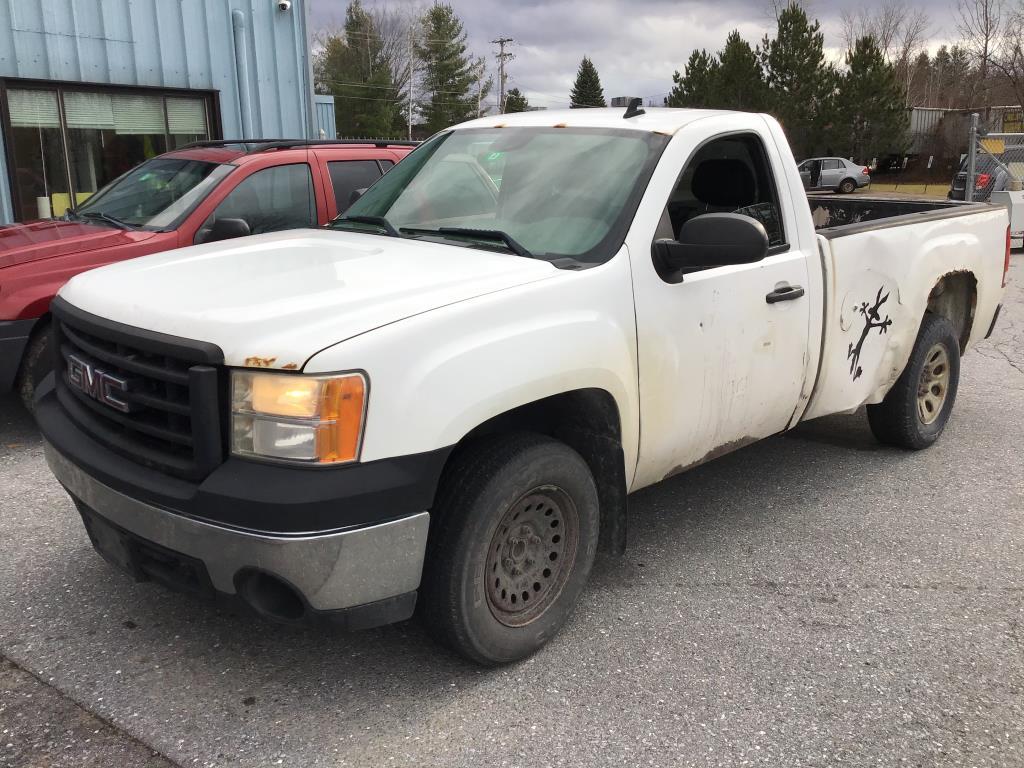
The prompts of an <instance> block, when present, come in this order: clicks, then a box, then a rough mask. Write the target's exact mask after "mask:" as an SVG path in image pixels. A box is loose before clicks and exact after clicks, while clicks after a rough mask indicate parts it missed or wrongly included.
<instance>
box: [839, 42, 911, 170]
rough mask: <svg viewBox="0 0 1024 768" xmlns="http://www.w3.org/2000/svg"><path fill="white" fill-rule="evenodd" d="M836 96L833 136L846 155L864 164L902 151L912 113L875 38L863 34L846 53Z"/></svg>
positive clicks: (899, 84)
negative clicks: (908, 109)
mask: <svg viewBox="0 0 1024 768" xmlns="http://www.w3.org/2000/svg"><path fill="white" fill-rule="evenodd" d="M846 67H847V70H846V72H845V73H844V74H843V76H842V79H841V80H840V83H839V93H838V96H837V98H836V122H835V127H834V136H835V138H836V140H837V142H838V144H839V146H840V147H842V151H843V154H845V155H852V156H853V158H854V159H855V160H857V161H858V162H862V163H867V162H870V161H871V159H872V158H874V157H881V156H882V155H886V154H891V153H901V152H903V150H905V149H906V146H905V140H906V132H907V127H908V124H909V116H908V114H907V109H906V107H905V102H904V92H903V85H902V83H900V81H899V78H898V77H897V75H896V71H895V69H894V68H893V66H892V65H891V64H889V63H888V62H886V60H885V57H884V56H883V55H882V51H881V49H880V48H879V47H878V44H877V43H875V40H874V38H872V37H870V36H868V37H862V38H860V39H858V40H857V42H856V44H855V45H854V49H853V50H852V51H849V52H848V53H847V54H846Z"/></svg>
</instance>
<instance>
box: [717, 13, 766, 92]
mask: <svg viewBox="0 0 1024 768" xmlns="http://www.w3.org/2000/svg"><path fill="white" fill-rule="evenodd" d="M715 80H716V83H715V86H716V88H715V90H716V92H717V96H716V98H715V99H713V102H714V105H715V106H716V107H718V108H720V109H738V110H743V111H746V112H761V111H763V110H764V109H765V107H766V105H767V100H768V89H767V87H766V86H765V82H764V76H763V75H762V73H761V64H760V62H758V60H757V54H755V53H754V51H753V50H752V49H751V47H750V44H749V43H748V42H747V41H746V40H744V39H743V38H742V37H740V33H739V30H733V31H732V32H730V33H729V37H728V38H727V39H726V41H725V47H724V48H723V49H722V50H721V51H720V52H719V54H718V70H717V72H716V77H715Z"/></svg>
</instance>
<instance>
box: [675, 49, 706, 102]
mask: <svg viewBox="0 0 1024 768" xmlns="http://www.w3.org/2000/svg"><path fill="white" fill-rule="evenodd" d="M717 77H718V60H717V59H715V57H714V56H712V55H711V54H709V53H708V52H707V51H705V50H704V49H703V48H702V49H701V50H699V51H694V52H693V53H691V54H690V58H689V59H688V60H687V62H686V66H685V67H684V68H683V74H681V75H680V74H679V72H678V71H677V72H674V73H673V74H672V82H673V83H675V85H673V86H672V91H671V92H670V93H669V95H668V106H670V107H698V108H701V109H712V108H714V107H715V106H716V104H715V101H716V98H717V88H718V85H717Z"/></svg>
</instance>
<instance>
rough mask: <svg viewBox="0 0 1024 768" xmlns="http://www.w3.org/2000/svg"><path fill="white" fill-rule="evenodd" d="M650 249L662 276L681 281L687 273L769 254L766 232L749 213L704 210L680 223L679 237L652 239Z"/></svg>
mask: <svg viewBox="0 0 1024 768" xmlns="http://www.w3.org/2000/svg"><path fill="white" fill-rule="evenodd" d="M652 252H653V253H652V255H653V257H654V265H655V267H656V268H657V270H658V273H659V274H660V275H661V276H662V278H663V279H665V280H667V281H668V282H670V283H680V282H682V281H683V275H684V274H685V273H687V272H695V271H697V270H699V269H709V268H711V267H724V266H728V265H730V264H753V263H754V262H756V261H761V259H763V258H764V257H765V256H767V255H768V234H767V233H766V232H765V231H764V226H763V225H762V224H761V222H759V221H758V220H757V219H752V218H751V217H749V216H744V215H742V214H739V213H705V214H702V215H700V216H695V217H694V218H692V219H690V220H689V221H687V222H686V223H685V224H683V228H682V230H681V231H680V232H679V239H678V240H667V239H666V240H655V241H654V245H653V247H652Z"/></svg>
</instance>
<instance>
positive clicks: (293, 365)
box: [281, 363, 299, 371]
mask: <svg viewBox="0 0 1024 768" xmlns="http://www.w3.org/2000/svg"><path fill="white" fill-rule="evenodd" d="M298 369H299V364H298V363H285V364H284V365H282V366H281V370H282V371H297V370H298Z"/></svg>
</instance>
